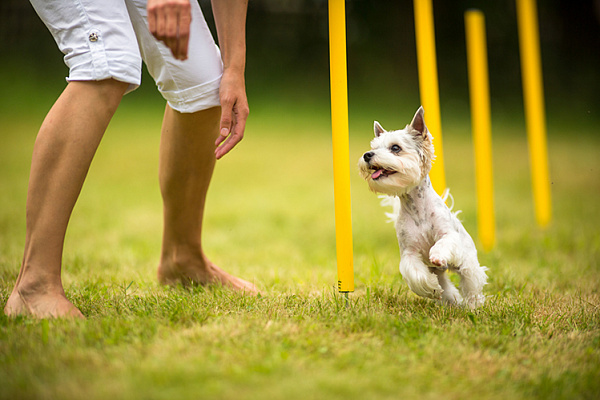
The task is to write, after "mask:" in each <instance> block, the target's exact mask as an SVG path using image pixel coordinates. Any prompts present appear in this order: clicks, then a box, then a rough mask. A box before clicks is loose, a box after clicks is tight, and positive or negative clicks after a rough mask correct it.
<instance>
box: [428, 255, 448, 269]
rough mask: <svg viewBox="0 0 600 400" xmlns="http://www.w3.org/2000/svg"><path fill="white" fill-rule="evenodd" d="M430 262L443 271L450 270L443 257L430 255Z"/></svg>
mask: <svg viewBox="0 0 600 400" xmlns="http://www.w3.org/2000/svg"><path fill="white" fill-rule="evenodd" d="M429 261H430V262H431V263H432V264H433V265H435V266H436V267H439V268H441V269H447V268H448V262H447V261H446V260H445V259H444V258H443V257H441V256H439V255H437V254H430V255H429Z"/></svg>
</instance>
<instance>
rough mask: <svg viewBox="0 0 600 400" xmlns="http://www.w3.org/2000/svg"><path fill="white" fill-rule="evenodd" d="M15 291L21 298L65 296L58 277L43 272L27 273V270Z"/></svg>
mask: <svg viewBox="0 0 600 400" xmlns="http://www.w3.org/2000/svg"><path fill="white" fill-rule="evenodd" d="M15 290H17V291H18V292H19V294H20V295H22V296H32V295H47V294H59V295H62V296H64V294H65V291H64V289H63V286H62V281H61V279H60V276H58V277H56V276H54V275H53V274H48V273H45V272H35V273H34V272H28V271H27V269H25V270H24V271H23V273H22V275H21V277H20V279H19V281H18V282H17V284H16V285H15Z"/></svg>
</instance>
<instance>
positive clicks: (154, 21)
mask: <svg viewBox="0 0 600 400" xmlns="http://www.w3.org/2000/svg"><path fill="white" fill-rule="evenodd" d="M146 7H147V10H148V28H149V29H150V33H152V35H154V37H155V38H157V39H158V40H160V41H162V42H164V44H165V45H167V47H168V48H169V49H171V53H172V54H173V57H175V58H176V59H178V60H186V59H187V52H188V42H189V38H190V23H191V22H192V13H191V6H190V0H148V3H147V5H146Z"/></svg>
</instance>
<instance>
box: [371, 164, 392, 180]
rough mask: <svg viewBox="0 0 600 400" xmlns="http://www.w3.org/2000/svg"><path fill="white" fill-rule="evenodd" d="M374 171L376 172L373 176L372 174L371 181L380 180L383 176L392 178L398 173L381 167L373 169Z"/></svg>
mask: <svg viewBox="0 0 600 400" xmlns="http://www.w3.org/2000/svg"><path fill="white" fill-rule="evenodd" d="M371 169H372V170H374V171H375V172H373V174H371V179H373V180H374V181H376V180H378V179H379V178H381V177H382V176H383V177H385V176H390V175H393V174H395V173H396V171H392V170H389V169H384V168H379V167H375V166H374V167H372V168H371Z"/></svg>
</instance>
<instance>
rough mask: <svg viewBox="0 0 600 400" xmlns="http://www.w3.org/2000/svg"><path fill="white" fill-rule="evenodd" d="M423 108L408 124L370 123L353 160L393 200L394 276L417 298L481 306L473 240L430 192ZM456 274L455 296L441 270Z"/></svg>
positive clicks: (480, 273)
mask: <svg viewBox="0 0 600 400" xmlns="http://www.w3.org/2000/svg"><path fill="white" fill-rule="evenodd" d="M423 113H424V111H423V107H421V108H419V110H418V111H417V112H416V114H415V116H414V118H413V120H412V122H411V123H410V125H407V126H406V128H404V129H402V130H399V131H389V132H387V131H385V130H384V129H383V128H382V127H381V125H379V123H378V122H375V128H374V129H375V139H373V140H372V141H371V150H370V151H368V152H366V153H364V154H363V155H362V157H361V158H360V160H359V162H358V167H359V170H360V173H361V175H362V176H363V178H365V179H366V180H367V182H368V184H369V187H370V188H371V190H373V191H374V192H378V193H384V194H387V195H390V196H395V197H397V198H398V199H399V201H400V205H399V207H397V219H396V233H397V236H398V244H399V245H400V252H401V261H400V273H401V274H402V276H403V277H404V279H405V280H406V282H407V283H408V286H409V287H410V289H411V290H412V291H413V292H415V293H416V294H418V295H419V296H423V297H428V298H431V299H436V300H441V301H442V302H444V303H446V304H464V305H466V306H467V307H469V308H476V307H479V306H481V305H483V303H484V301H485V296H484V295H483V294H482V291H483V286H484V285H485V284H486V281H487V276H486V274H485V271H486V270H487V268H486V267H482V266H480V265H479V261H478V260H477V250H476V248H475V244H474V243H473V239H471V236H469V234H468V233H467V231H466V230H465V228H464V227H463V226H462V224H461V223H460V221H459V220H458V218H456V214H454V213H452V212H451V211H450V209H449V208H448V207H447V206H446V204H445V203H444V200H443V199H442V198H441V197H440V196H439V195H438V194H437V193H436V192H435V191H434V190H433V188H432V186H431V182H430V180H429V175H428V174H429V171H430V169H431V162H432V160H433V158H434V150H433V144H432V137H431V135H430V134H429V131H428V130H427V127H426V126H425V120H424V118H423ZM448 269H449V270H450V271H453V272H456V273H457V274H458V275H460V292H459V291H458V290H457V289H456V287H455V286H454V285H453V284H452V282H451V281H450V279H449V277H448V275H447V274H446V270H448Z"/></svg>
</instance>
